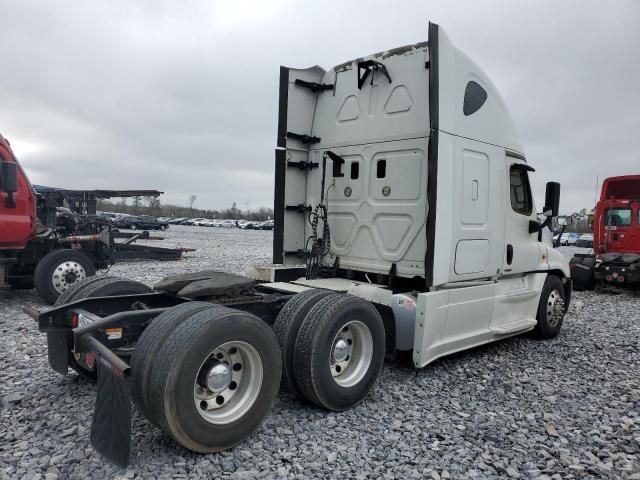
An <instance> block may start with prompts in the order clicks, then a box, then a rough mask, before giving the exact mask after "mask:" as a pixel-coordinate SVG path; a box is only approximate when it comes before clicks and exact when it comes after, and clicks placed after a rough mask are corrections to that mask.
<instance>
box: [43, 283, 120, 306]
mask: <svg viewBox="0 0 640 480" xmlns="http://www.w3.org/2000/svg"><path fill="white" fill-rule="evenodd" d="M112 278H117V277H113V276H93V277H89V278H85V279H84V280H80V281H79V282H76V283H74V284H73V285H72V286H71V287H69V288H68V289H66V290H65V291H64V292H62V293H61V294H60V296H59V297H58V298H57V299H56V301H55V303H54V304H53V306H54V307H59V306H60V305H64V304H65V303H71V302H73V301H74V299H75V298H76V297H77V296H78V295H80V294H81V292H82V291H84V290H85V289H86V288H88V287H89V286H91V285H95V284H96V283H98V282H101V283H104V281H105V280H109V279H112Z"/></svg>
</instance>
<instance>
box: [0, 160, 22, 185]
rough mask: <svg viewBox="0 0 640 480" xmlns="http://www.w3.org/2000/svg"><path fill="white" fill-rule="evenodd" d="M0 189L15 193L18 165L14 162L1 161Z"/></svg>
mask: <svg viewBox="0 0 640 480" xmlns="http://www.w3.org/2000/svg"><path fill="white" fill-rule="evenodd" d="M0 190H2V191H3V192H6V193H16V192H17V191H18V167H17V164H16V163H15V162H7V161H3V162H2V176H1V177H0Z"/></svg>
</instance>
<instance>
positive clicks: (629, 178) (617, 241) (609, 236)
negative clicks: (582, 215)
mask: <svg viewBox="0 0 640 480" xmlns="http://www.w3.org/2000/svg"><path fill="white" fill-rule="evenodd" d="M570 266H571V276H572V278H573V282H574V288H576V289H582V290H589V289H592V288H593V287H594V286H595V285H596V283H598V282H604V283H608V284H614V285H633V284H638V283H640V175H624V176H619V177H609V178H607V179H605V181H604V182H603V184H602V191H601V193H600V200H599V201H598V203H597V204H596V209H595V214H594V217H593V253H590V254H576V255H575V256H574V257H573V258H572V259H571V263H570Z"/></svg>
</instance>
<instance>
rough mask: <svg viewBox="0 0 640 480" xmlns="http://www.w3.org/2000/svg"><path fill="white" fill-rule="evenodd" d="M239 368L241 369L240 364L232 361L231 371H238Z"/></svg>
mask: <svg viewBox="0 0 640 480" xmlns="http://www.w3.org/2000/svg"><path fill="white" fill-rule="evenodd" d="M240 370H242V365H241V364H239V363H234V364H233V371H234V372H239V371H240Z"/></svg>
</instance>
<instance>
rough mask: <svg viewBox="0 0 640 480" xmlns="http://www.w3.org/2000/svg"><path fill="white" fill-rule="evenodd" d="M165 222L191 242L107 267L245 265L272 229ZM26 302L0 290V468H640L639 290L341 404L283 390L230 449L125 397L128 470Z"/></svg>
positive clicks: (369, 474)
mask: <svg viewBox="0 0 640 480" xmlns="http://www.w3.org/2000/svg"><path fill="white" fill-rule="evenodd" d="M163 234H164V235H166V237H167V240H166V241H165V242H164V243H165V244H167V245H176V244H182V245H184V246H191V247H194V248H197V249H198V250H197V251H196V252H194V253H190V254H188V255H186V258H185V259H183V260H182V261H179V262H166V263H152V262H136V263H129V264H120V265H117V266H115V267H113V268H112V269H111V272H110V273H113V274H117V275H123V276H126V277H128V278H132V279H136V280H142V281H145V282H147V283H149V284H153V283H154V282H156V281H157V280H158V279H160V278H161V277H163V276H164V275H167V274H169V273H171V272H183V271H186V270H194V271H195V270H199V269H204V268H219V269H224V270H230V271H235V272H238V273H242V272H243V271H244V269H245V267H246V266H248V265H250V264H253V263H260V262H268V261H269V259H270V255H271V239H272V235H271V233H270V232H256V231H239V230H220V229H205V228H198V227H175V228H172V229H170V230H169V231H168V232H163ZM155 244H157V243H155ZM565 251H566V252H567V253H569V252H570V251H571V250H570V249H565ZM22 305H35V306H40V305H42V303H41V302H40V301H39V300H38V299H37V298H36V296H35V295H34V293H33V292H29V291H23V292H15V291H14V292H5V293H0V306H1V310H0V332H2V337H1V339H0V365H1V367H2V370H1V372H0V479H5V478H11V479H13V478H17V479H44V478H47V479H55V478H58V479H66V478H86V477H92V478H113V477H119V478H273V477H288V478H312V477H313V478H317V477H320V478H409V479H411V478H434V479H438V478H498V477H500V478H502V477H512V478H580V479H582V478H627V479H636V480H638V479H640V378H639V377H640V373H639V372H640V355H639V353H638V348H639V346H640V345H639V343H640V313H639V306H640V296H639V295H638V294H637V293H633V292H624V293H619V294H617V295H614V294H611V293H604V292H588V293H583V292H577V293H576V294H575V296H574V300H573V302H572V305H571V308H570V310H569V313H568V315H567V316H566V318H565V323H564V328H563V330H562V333H561V335H560V336H559V337H558V338H556V339H555V340H553V341H548V342H539V341H536V340H534V339H532V338H530V337H529V336H520V337H516V338H512V339H508V340H505V341H502V342H499V343H496V344H492V345H488V346H484V347H480V348H476V349H474V350H471V351H467V352H464V353H461V354H458V355H454V356H450V357H447V358H444V359H441V360H439V361H437V362H435V363H434V364H432V365H430V366H428V367H427V368H425V369H422V370H418V371H416V370H415V369H413V368H412V367H411V366H410V365H409V364H408V363H403V362H394V363H392V364H386V365H385V367H384V370H383V372H382V376H381V378H380V380H379V382H378V384H377V386H376V387H375V388H374V389H373V391H372V393H371V394H370V395H369V396H368V397H367V398H366V400H365V401H364V402H362V403H361V404H359V405H358V406H357V407H355V408H353V409H352V410H350V411H348V412H345V413H330V412H326V411H323V410H320V409H318V408H315V407H312V406H310V405H308V404H306V403H304V402H302V401H298V400H296V399H293V398H291V397H289V396H287V395H286V394H281V395H280V396H279V398H278V400H277V402H276V404H275V406H274V408H273V411H272V413H271V415H269V416H268V417H267V419H266V420H265V422H264V423H263V425H262V427H261V428H260V429H259V430H258V431H257V433H255V434H254V435H253V436H252V437H251V438H249V439H248V440H247V441H246V442H244V443H243V444H241V445H240V446H238V447H236V448H235V449H233V450H232V451H228V452H223V453H219V454H214V455H199V454H194V453H191V452H189V451H187V450H185V449H183V448H182V447H180V446H178V445H177V444H176V443H175V442H173V441H172V440H170V439H169V438H167V437H166V436H165V435H164V434H163V433H162V432H161V431H160V430H158V429H157V428H155V427H153V426H152V425H151V424H149V423H148V422H147V421H146V420H145V419H144V418H143V417H142V416H141V414H139V413H138V412H137V411H136V410H135V409H134V412H133V425H132V432H133V440H132V455H131V465H130V466H129V468H128V469H126V470H121V469H118V468H117V467H114V466H112V465H110V464H108V463H106V462H105V461H103V460H102V458H101V457H100V456H99V455H98V454H96V453H95V452H94V451H93V449H92V448H91V446H90V445H89V429H90V425H91V415H92V410H93V403H94V396H95V386H94V385H93V384H91V383H88V382H87V381H85V380H83V379H81V378H79V377H77V376H76V375H75V374H71V373H70V374H68V375H67V376H66V377H62V376H60V375H58V374H56V373H54V372H53V371H52V370H50V369H49V367H48V364H47V352H46V347H45V337H44V335H42V334H40V333H39V332H38V330H37V328H36V325H35V323H34V322H33V321H32V320H31V319H30V318H28V317H27V316H26V315H24V314H22V313H21V306H22Z"/></svg>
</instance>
